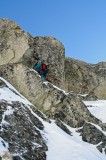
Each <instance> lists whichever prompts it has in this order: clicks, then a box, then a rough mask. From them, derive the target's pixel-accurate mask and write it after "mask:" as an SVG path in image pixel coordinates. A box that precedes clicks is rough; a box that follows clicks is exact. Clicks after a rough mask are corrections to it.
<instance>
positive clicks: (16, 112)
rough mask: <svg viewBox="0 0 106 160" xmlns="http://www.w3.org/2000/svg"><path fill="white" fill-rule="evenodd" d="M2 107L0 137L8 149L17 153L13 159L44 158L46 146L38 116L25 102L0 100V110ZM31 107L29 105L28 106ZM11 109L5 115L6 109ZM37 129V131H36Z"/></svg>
mask: <svg viewBox="0 0 106 160" xmlns="http://www.w3.org/2000/svg"><path fill="white" fill-rule="evenodd" d="M1 108H2V112H1V113H2V114H1V115H0V117H2V118H3V120H4V121H6V122H7V123H6V125H5V123H3V122H2V121H1V122H0V125H1V131H0V137H1V138H3V140H5V141H6V142H8V144H9V151H10V153H11V154H13V155H15V153H18V155H19V158H18V157H17V156H14V158H13V159H20V160H21V159H22V158H24V159H26V160H29V159H32V160H34V159H37V160H39V159H42V160H43V159H44V160H45V159H46V154H45V152H46V150H47V146H46V144H45V141H44V139H43V137H42V135H41V133H40V130H43V129H44V127H43V124H42V123H41V122H40V120H39V119H38V118H36V117H35V116H34V115H33V114H32V113H31V111H30V109H29V108H28V107H27V106H25V104H22V103H19V102H13V103H12V104H9V103H8V102H6V101H5V102H2V101H1V102H0V111H1ZM30 108H31V106H30ZM9 109H10V110H13V113H11V114H8V115H5V116H4V117H3V114H5V112H6V110H9ZM38 129H39V131H38Z"/></svg>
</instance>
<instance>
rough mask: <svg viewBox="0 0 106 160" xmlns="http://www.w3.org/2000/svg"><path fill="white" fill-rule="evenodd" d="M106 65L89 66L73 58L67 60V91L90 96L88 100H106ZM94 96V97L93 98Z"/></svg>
mask: <svg viewBox="0 0 106 160" xmlns="http://www.w3.org/2000/svg"><path fill="white" fill-rule="evenodd" d="M104 86H106V63H105V62H101V63H98V64H95V65H94V64H88V63H85V62H83V61H80V60H75V59H72V58H66V59H65V89H66V90H67V91H68V92H70V91H74V92H76V93H78V94H79V93H80V94H88V97H85V98H87V99H89V100H90V99H91V100H92V99H95V98H99V99H106V88H105V87H104ZM92 95H93V96H92Z"/></svg>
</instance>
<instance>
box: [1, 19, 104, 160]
mask: <svg viewBox="0 0 106 160" xmlns="http://www.w3.org/2000/svg"><path fill="white" fill-rule="evenodd" d="M0 36H1V40H0V76H1V77H3V78H5V79H6V80H8V81H9V82H10V83H11V84H12V85H13V86H15V88H16V89H17V90H18V91H19V92H20V93H21V94H22V95H24V96H25V97H26V98H27V99H28V100H29V101H30V102H31V103H32V104H33V105H35V106H36V107H37V108H38V109H39V110H40V111H42V112H43V113H44V114H46V116H47V117H48V118H53V119H55V120H56V122H57V124H58V125H59V126H61V128H63V129H65V130H66V131H67V132H68V130H67V129H66V127H65V126H64V123H65V124H67V125H69V126H71V127H82V130H79V132H81V134H82V137H83V140H85V141H87V140H86V137H85V128H86V126H87V127H88V128H90V130H91V128H93V127H89V126H88V122H89V123H90V124H91V126H92V124H96V125H98V126H99V127H101V128H102V129H104V130H106V124H103V123H102V122H101V121H100V120H98V119H97V118H95V117H94V116H93V115H91V113H90V112H89V111H88V109H87V107H86V106H85V105H84V103H83V102H82V99H81V98H80V96H79V95H78V94H79V93H80V94H81V93H87V94H88V93H90V95H93V96H95V97H96V96H98V97H104V98H105V89H104V88H103V84H104V85H105V76H103V73H104V72H105V69H104V67H105V63H104V66H102V72H101V63H100V64H97V65H90V64H87V63H84V62H81V61H76V60H73V59H71V58H65V56H64V47H63V45H62V44H61V42H59V41H58V40H56V39H55V38H53V37H32V36H31V35H29V34H28V33H25V32H24V31H23V30H22V29H21V28H20V27H19V26H18V25H17V24H16V23H15V22H12V21H9V20H7V19H1V20H0ZM38 59H41V60H44V61H45V62H46V63H47V64H48V75H47V78H48V79H49V80H50V81H51V82H52V83H50V82H44V81H43V80H42V79H41V77H40V76H39V75H38V73H36V71H34V70H33V69H32V66H33V65H34V64H35V63H36V62H37V60H38ZM64 62H65V63H64ZM64 68H65V69H64ZM89 71H90V72H89ZM58 87H60V88H61V89H60V88H58ZM64 87H65V88H66V91H68V92H70V91H74V92H76V93H74V92H70V93H66V92H65V91H64V90H62V89H63V88H64ZM102 88H103V89H104V90H102ZM88 98H89V97H88ZM8 105H9V104H8V103H7V102H6V103H5V102H1V106H3V107H4V108H3V110H4V112H5V110H6V108H7V107H8ZM21 105H23V104H21ZM10 107H11V108H12V109H14V110H15V111H14V113H15V115H14V114H13V115H12V116H11V117H10V119H9V123H11V125H13V128H12V130H13V131H14V125H15V123H16V124H17V125H19V126H20V127H19V128H18V129H17V130H16V132H18V130H20V129H21V128H22V126H23V125H24V126H26V130H27V129H28V130H29V131H30V132H31V135H32V139H33V138H35V137H34V135H33V134H34V132H36V133H37V131H36V129H35V130H34V129H33V128H32V126H33V125H35V121H34V119H35V117H33V116H32V115H30V111H29V109H28V108H26V109H25V106H24V105H23V107H22V108H21V109H20V104H19V103H18V102H14V103H12V104H11V105H10ZM19 109H20V110H19ZM4 112H3V113H4ZM21 112H22V113H23V114H25V116H24V117H23V118H22V121H20V122H17V121H18V120H17V116H18V117H19V118H21ZM35 112H36V110H35ZM37 113H38V112H37ZM1 116H2V115H1ZM26 116H27V117H29V119H31V123H30V122H29V121H28V124H29V126H27V125H26V124H25V123H23V121H25V120H26ZM11 118H13V119H14V123H13V124H12V119H11ZM36 121H37V124H39V125H40V128H42V129H43V126H42V124H41V123H40V122H38V119H37V120H36ZM40 128H39V129H40ZM8 131H9V132H10V130H8ZM33 131H34V132H33ZM97 131H98V130H97ZM24 132H25V131H22V133H23V135H24ZM2 134H3V137H6V136H8V135H7V133H6V135H5V133H3V132H2ZM2 134H1V135H2ZM37 134H38V133H37ZM98 134H99V131H98ZM39 136H40V133H39ZM27 137H28V138H29V137H30V135H29V134H28V135H27ZM104 137H105V135H104ZM93 138H94V136H93ZM8 139H9V141H11V139H10V138H8ZM36 139H37V138H36ZM94 139H95V138H94ZM13 140H14V136H13ZM16 141H19V139H16ZM22 141H23V144H24V139H23V137H22ZM38 141H39V143H40V145H41V146H42V145H43V151H42V153H41V155H40V156H42V157H45V154H43V153H44V151H45V150H46V145H45V144H44V141H43V142H41V141H40V139H39V138H38ZM92 141H93V140H92ZM102 141H105V138H104V139H102ZM88 142H90V143H91V141H88ZM17 143H18V142H17ZM92 143H93V142H92ZM10 145H11V144H10ZM12 145H13V146H14V144H13V141H12ZM12 145H11V148H12ZM17 145H18V144H17ZM24 145H26V144H24ZM18 146H19V145H18ZM29 146H30V143H29V145H28V147H29ZM104 146H106V144H105V142H104ZM104 146H103V147H104ZM13 148H14V147H13ZM101 150H102V149H101ZM20 153H21V154H22V148H20ZM27 153H28V154H29V151H28V152H27ZM30 154H31V155H33V154H34V153H32V152H31V153H30ZM38 154H39V153H38ZM38 154H36V156H38ZM37 160H39V158H38V159H37Z"/></svg>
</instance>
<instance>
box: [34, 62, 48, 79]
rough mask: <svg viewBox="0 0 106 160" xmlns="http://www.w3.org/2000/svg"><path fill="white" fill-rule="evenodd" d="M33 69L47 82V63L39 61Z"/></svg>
mask: <svg viewBox="0 0 106 160" xmlns="http://www.w3.org/2000/svg"><path fill="white" fill-rule="evenodd" d="M33 69H34V70H36V71H37V72H38V73H39V74H40V76H41V77H42V78H43V79H44V80H46V73H47V71H48V70H47V65H46V64H45V63H43V62H42V61H39V62H37V64H35V65H34V67H33Z"/></svg>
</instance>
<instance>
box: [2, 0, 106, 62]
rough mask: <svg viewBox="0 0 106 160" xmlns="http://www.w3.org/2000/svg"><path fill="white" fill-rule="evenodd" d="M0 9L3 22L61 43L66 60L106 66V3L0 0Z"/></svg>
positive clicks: (99, 0)
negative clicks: (69, 58)
mask: <svg viewBox="0 0 106 160" xmlns="http://www.w3.org/2000/svg"><path fill="white" fill-rule="evenodd" d="M0 6H1V7H0V18H8V19H10V20H13V21H15V22H17V23H18V24H19V25H20V27H21V28H22V29H23V30H25V31H26V32H29V33H30V34H31V35H32V36H54V37H55V38H57V39H58V40H60V41H61V42H62V43H63V45H64V47H65V56H67V57H71V58H75V59H79V60H83V61H85V62H88V63H98V62H101V61H102V62H106V0H0Z"/></svg>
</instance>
